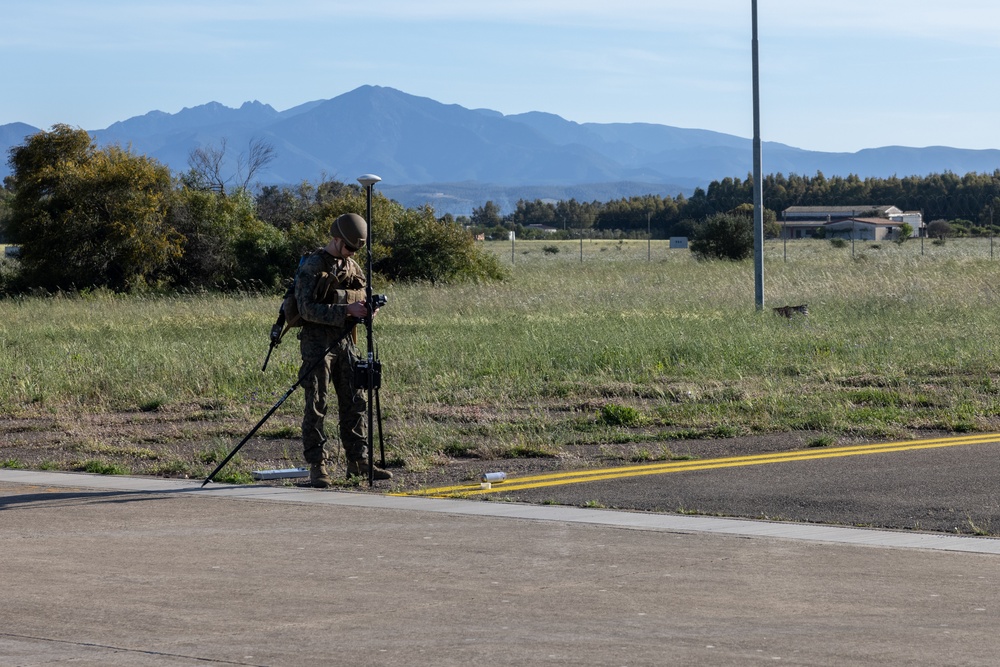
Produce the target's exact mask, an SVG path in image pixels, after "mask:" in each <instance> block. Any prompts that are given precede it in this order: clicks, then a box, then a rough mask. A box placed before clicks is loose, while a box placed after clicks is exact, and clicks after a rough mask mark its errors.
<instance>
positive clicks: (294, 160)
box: [0, 86, 1000, 215]
mask: <svg viewBox="0 0 1000 667" xmlns="http://www.w3.org/2000/svg"><path fill="white" fill-rule="evenodd" d="M37 131H38V129H37V128H33V127H32V126H30V125H27V124H24V123H11V124H8V125H3V126H0V148H2V149H3V150H4V152H5V153H7V151H9V149H10V148H11V147H13V146H17V145H19V144H21V143H23V141H24V138H25V137H26V136H28V135H30V134H32V133H34V132H37ZM90 134H91V136H92V137H93V138H94V140H95V142H96V143H97V144H98V145H99V146H105V145H109V144H121V145H127V146H131V148H132V150H133V151H135V152H137V153H141V154H145V155H149V156H150V157H153V158H155V159H157V160H158V161H160V162H162V163H164V164H166V165H167V166H169V167H170V168H171V169H172V170H173V171H174V172H175V173H182V172H184V171H187V169H188V156H189V155H190V154H191V152H192V151H193V150H194V149H196V148H198V147H204V146H219V145H220V142H222V141H225V142H226V146H227V151H228V152H229V157H230V158H231V159H232V161H233V162H234V161H235V157H236V156H237V155H239V154H240V153H241V152H246V150H247V148H248V146H249V144H250V142H251V141H254V140H260V139H263V140H265V141H267V142H269V143H270V144H271V145H272V146H273V148H274V150H275V159H274V161H273V162H271V163H270V164H268V165H267V166H266V168H265V169H264V170H262V171H261V172H260V173H259V174H258V180H259V182H260V183H263V184H275V185H294V184H298V183H300V182H302V181H311V182H318V181H320V180H323V179H336V180H342V181H347V182H353V181H354V179H355V178H356V176H357V175H358V174H363V173H376V174H379V175H380V176H381V177H382V179H383V181H382V183H380V185H379V189H380V190H381V191H382V192H383V193H385V194H386V195H387V196H390V197H394V198H396V199H398V200H399V201H400V202H401V203H403V204H404V205H407V206H416V205H421V204H424V203H430V204H431V205H433V206H434V207H435V210H436V211H438V212H439V213H453V214H455V215H462V214H466V215H467V214H469V213H471V210H472V208H474V207H476V206H481V205H482V204H483V203H484V202H485V201H486V200H487V199H483V198H482V197H484V196H485V197H487V198H488V199H492V200H493V201H497V202H498V203H500V204H501V207H502V208H505V209H509V208H511V207H512V206H513V205H514V204H516V201H517V199H519V198H524V199H528V198H535V197H531V194H538V193H546V194H548V195H549V196H547V197H540V196H539V197H538V198H550V199H564V198H568V196H567V193H570V192H573V193H576V195H579V196H576V195H574V198H576V199H583V200H587V201H594V200H602V199H601V197H607V196H610V195H612V193H622V194H621V195H620V196H626V197H627V196H634V195H639V194H657V193H660V194H672V195H677V194H690V193H691V192H693V190H694V188H696V187H707V185H708V184H709V183H710V182H711V181H713V180H721V179H723V178H726V177H736V178H741V179H742V178H746V177H747V175H748V174H749V173H750V172H751V171H752V153H751V145H752V144H751V140H750V139H747V138H743V137H738V136H735V135H729V134H725V133H720V132H714V131H711V130H703V129H689V128H677V127H672V126H668V125H658V124H653V123H604V124H602V123H577V122H575V121H570V120H566V119H564V118H562V117H560V116H557V115H555V114H551V113H547V112H543V111H531V112H526V113H520V114H512V115H505V114H503V113H500V112H498V111H494V110H491V109H468V108H465V107H463V106H461V105H458V104H443V103H440V102H437V101H435V100H433V99H431V98H427V97H420V96H416V95H410V94H408V93H405V92H402V91H399V90H396V89H394V88H386V87H381V86H361V87H359V88H356V89H354V90H352V91H349V92H347V93H344V94H342V95H338V96H337V97H333V98H330V99H327V100H315V101H312V102H306V103H304V104H300V105H297V106H295V107H292V108H290V109H286V110H284V111H277V110H276V109H274V108H273V107H272V106H270V105H269V104H265V103H262V102H259V101H257V100H254V101H248V102H245V103H243V104H242V105H241V106H240V107H239V108H231V107H226V106H225V105H222V104H220V103H218V102H209V103H206V104H203V105H199V106H195V107H186V108H184V109H182V110H181V111H179V112H177V113H174V114H170V113H165V112H162V111H150V112H149V113H147V114H144V115H141V116H134V117H132V118H128V119H125V120H122V121H118V122H116V123H113V124H112V125H110V126H108V127H107V128H104V129H99V130H92V131H90ZM762 152H763V166H764V173H766V174H776V173H783V174H786V175H789V174H802V175H812V174H815V173H816V172H822V173H823V174H825V175H827V176H835V175H836V176H847V175H850V174H855V175H857V176H859V177H861V178H866V177H882V178H887V177H890V176H893V175H896V176H900V177H903V176H925V175H927V174H930V173H943V172H948V171H950V172H954V173H958V174H965V173H969V172H980V173H992V172H993V171H995V170H997V169H1000V150H995V149H982V150H972V149H959V148H949V147H945V146H930V147H925V148H913V147H905V146H886V147H880V148H867V149H863V150H861V151H857V152H855V153H831V152H820V151H809V150H805V149H800V148H795V147H793V146H788V145H785V144H781V143H778V142H764V144H763V149H762ZM230 168H231V169H235V166H234V165H230ZM9 173H10V172H9V167H8V165H7V164H6V163H5V164H3V165H0V176H6V175H8V174H9ZM477 192H478V193H480V194H476V193H477ZM428 193H430V195H429V194H428ZM487 193H489V195H487ZM588 194H592V195H593V196H587V195H588ZM421 197H429V198H427V199H425V200H423V201H421ZM495 197H498V198H499V201H498V199H496V198H495Z"/></svg>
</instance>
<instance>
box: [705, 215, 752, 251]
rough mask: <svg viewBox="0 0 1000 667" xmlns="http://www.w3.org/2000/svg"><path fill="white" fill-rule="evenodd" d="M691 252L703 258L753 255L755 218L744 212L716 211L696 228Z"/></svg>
mask: <svg viewBox="0 0 1000 667" xmlns="http://www.w3.org/2000/svg"><path fill="white" fill-rule="evenodd" d="M691 252H692V253H694V255H695V257H696V258H698V259H700V260H705V259H726V260H732V261H740V260H744V259H747V258H748V257H750V256H751V255H752V254H753V221H752V220H751V219H749V218H747V217H746V216H745V215H733V214H731V213H717V214H716V215H713V216H712V217H710V218H708V219H707V220H705V221H704V222H702V223H701V224H700V225H698V226H697V227H696V229H695V234H694V239H692V240H691Z"/></svg>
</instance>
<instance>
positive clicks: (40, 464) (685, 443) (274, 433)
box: [0, 406, 848, 491]
mask: <svg viewBox="0 0 1000 667" xmlns="http://www.w3.org/2000/svg"><path fill="white" fill-rule="evenodd" d="M464 417H465V418H467V419H468V420H469V421H470V422H477V421H480V420H488V419H489V415H484V414H480V413H478V412H473V411H470V413H469V414H467V415H464ZM255 423H256V421H255V418H253V417H248V416H247V415H242V414H232V413H227V412H226V411H224V410H217V409H213V408H212V407H211V406H187V407H185V408H173V409H169V410H161V411H151V412H125V413H96V414H80V415H38V416H31V417H17V418H3V419H0V465H3V466H5V467H23V468H26V469H32V470H66V471H83V470H86V469H87V466H88V464H91V465H92V462H95V461H96V462H100V463H102V464H105V465H107V466H111V468H109V469H111V470H116V471H118V472H121V473H127V474H134V475H148V476H158V477H175V478H193V479H201V478H204V477H205V476H207V474H208V473H209V472H211V471H212V470H213V469H214V468H215V466H216V465H217V463H218V461H220V460H221V459H222V457H224V456H225V455H226V454H227V453H228V452H230V451H231V450H232V449H233V448H234V447H235V446H236V445H237V444H238V443H239V442H240V440H242V438H243V437H244V436H245V435H246V433H247V432H248V431H249V430H250V428H252V426H253V425H254V424H255ZM816 436H817V434H815V433H807V432H798V433H775V434H768V435H753V436H742V437H732V438H720V439H697V440H664V441H663V442H649V441H644V442H643V443H642V446H641V451H640V449H639V448H638V447H637V446H636V445H634V444H614V443H598V444H586V445H569V446H566V447H563V448H561V449H560V450H559V451H557V452H554V455H553V456H534V457H532V456H525V457H517V458H490V459H488V460H484V459H480V458H476V457H471V456H470V457H447V456H441V457H440V458H439V459H438V460H436V461H435V462H434V464H433V465H430V466H427V467H426V469H423V470H411V469H407V468H405V467H401V466H396V467H393V466H390V469H391V470H392V471H393V473H394V479H393V480H392V481H391V482H388V483H382V484H381V485H380V486H379V490H380V491H384V490H386V489H387V488H391V489H394V490H400V491H403V490H412V489H417V488H426V487H434V486H446V485H452V484H463V483H469V482H473V481H476V480H478V479H479V477H480V475H482V474H483V473H485V472H490V471H503V472H505V473H507V475H508V476H511V477H520V476H525V475H531V474H539V473H546V472H554V471H560V470H576V469H587V468H600V467H610V466H619V465H623V464H626V463H640V462H643V461H648V462H653V461H656V460H665V458H666V457H675V458H700V459H707V458H718V457H724V456H740V455H750V454H759V453H766V452H776V451H787V450H794V449H800V448H803V447H806V446H807V445H808V444H809V443H810V442H811V441H814V440H815V438H816ZM838 444H848V443H843V442H842V443H838ZM338 454H339V456H338ZM334 456H335V458H334V464H335V466H336V469H337V471H338V473H339V474H338V477H339V476H345V475H344V465H345V462H344V460H343V454H342V452H335V453H334ZM650 457H652V458H650ZM376 460H377V457H376ZM232 465H235V466H236V467H237V468H238V469H240V470H244V471H249V470H264V469H274V468H291V467H299V466H303V465H304V463H303V461H302V457H301V444H300V440H299V424H298V418H297V417H296V416H294V415H275V416H274V417H273V418H272V419H271V420H270V421H268V422H267V424H265V426H264V427H262V428H261V430H260V431H259V433H258V435H257V436H255V437H254V438H252V439H251V440H250V441H249V442H247V444H246V445H245V446H244V447H243V448H242V449H241V450H240V453H239V458H238V459H236V460H234V462H233V463H232V464H230V466H232ZM259 483H261V484H287V483H288V482H282V481H275V482H259ZM293 483H295V482H293Z"/></svg>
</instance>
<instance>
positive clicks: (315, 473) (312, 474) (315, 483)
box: [309, 461, 333, 489]
mask: <svg viewBox="0 0 1000 667" xmlns="http://www.w3.org/2000/svg"><path fill="white" fill-rule="evenodd" d="M309 485H310V486H312V487H314V488H317V489H329V488H330V487H331V486H332V485H333V480H332V479H330V473H329V472H327V469H326V463H324V462H322V461H320V462H319V463H313V464H312V466H311V467H310V468H309Z"/></svg>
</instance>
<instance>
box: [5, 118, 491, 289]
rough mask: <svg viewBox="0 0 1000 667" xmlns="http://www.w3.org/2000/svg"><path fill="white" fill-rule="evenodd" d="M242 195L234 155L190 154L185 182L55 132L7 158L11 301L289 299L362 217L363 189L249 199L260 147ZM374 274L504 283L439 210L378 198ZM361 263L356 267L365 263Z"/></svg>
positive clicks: (249, 160)
mask: <svg viewBox="0 0 1000 667" xmlns="http://www.w3.org/2000/svg"><path fill="white" fill-rule="evenodd" d="M250 148H251V150H250V153H249V155H247V156H240V157H239V158H238V159H237V162H238V164H239V166H240V170H238V171H239V172H240V173H239V175H238V180H237V182H235V183H234V182H231V181H230V180H229V179H226V178H224V177H223V175H222V173H223V172H222V164H223V162H224V160H225V159H226V156H225V145H224V144H223V146H222V147H214V148H209V149H198V150H196V151H194V152H193V153H192V156H191V159H190V160H189V165H190V166H191V169H190V170H189V171H188V172H186V173H183V174H180V175H174V174H172V173H171V172H170V170H169V169H168V168H167V167H166V166H164V165H162V164H160V163H159V162H157V161H156V160H154V159H152V158H149V157H146V156H142V155H136V154H134V153H132V152H131V151H129V150H126V149H123V148H121V147H117V146H112V147H107V148H103V149H99V148H98V147H97V146H96V145H95V143H94V142H93V140H92V139H91V138H90V136H89V135H88V134H87V132H85V131H84V130H80V129H74V128H71V127H69V126H66V125H56V126H54V127H53V128H52V129H51V131H48V132H45V131H43V132H39V133H37V134H35V135H32V136H31V137H29V138H28V139H27V140H26V142H25V143H24V144H23V145H21V146H17V147H15V148H13V149H11V151H10V156H9V160H8V162H9V164H10V166H11V170H12V175H11V176H9V177H8V178H6V179H5V181H4V188H3V190H2V197H0V223H2V228H0V232H2V234H3V237H2V240H4V241H5V242H9V243H16V244H18V246H19V251H20V252H19V256H18V258H17V261H14V262H9V261H0V294H12V293H20V292H24V291H28V290H38V289H42V290H47V291H55V290H62V291H73V290H83V289H92V288H106V289H110V290H113V291H116V292H129V291H142V290H151V289H153V290H192V289H193V290H198V289H218V290H237V289H240V290H246V289H253V290H274V291H276V290H279V289H281V288H282V287H283V286H284V284H285V283H286V282H287V281H288V279H289V278H290V276H291V275H292V274H293V273H294V271H295V267H296V266H297V265H298V261H299V258H300V256H301V255H302V254H304V253H306V252H309V251H312V250H315V249H316V248H320V247H323V246H325V245H326V244H327V242H328V241H329V238H330V234H329V230H330V224H331V222H332V221H333V220H334V219H335V218H336V217H337V216H339V215H341V214H342V213H358V214H361V215H365V213H366V209H367V201H366V195H365V192H364V191H363V189H362V188H361V186H360V185H358V184H345V183H340V182H336V181H329V182H322V183H320V184H318V185H313V184H310V183H303V184H301V185H299V186H297V187H276V186H271V187H264V188H261V189H260V190H259V192H257V193H256V194H253V193H251V191H250V189H249V187H248V185H249V179H250V178H251V177H252V174H253V172H254V170H256V169H258V168H259V167H261V166H262V165H263V164H266V162H267V160H268V159H270V156H271V152H270V150H269V148H268V147H267V146H266V145H263V144H251V147H250ZM372 209H373V210H372V217H373V218H374V224H373V225H372V241H373V248H372V252H373V255H372V257H373V264H374V269H375V270H376V271H377V272H379V274H380V275H381V276H383V277H385V278H386V279H389V280H426V281H430V282H437V281H458V280H488V279H497V278H502V277H503V276H504V275H505V271H504V269H503V267H502V266H501V264H500V263H499V260H497V258H496V257H495V256H494V255H493V254H492V253H489V252H488V251H486V250H485V249H483V248H482V247H481V246H479V245H476V244H475V242H474V240H473V238H472V235H471V234H469V232H468V231H467V230H466V229H464V228H462V227H461V226H459V225H458V224H456V223H454V222H453V221H448V220H444V219H438V218H437V217H436V216H435V214H434V211H433V210H432V209H431V208H429V207H420V208H416V209H407V208H404V207H403V206H402V205H400V204H399V203H397V202H394V201H392V200H389V199H387V198H386V197H384V196H382V195H381V194H378V193H375V196H374V197H373V201H372ZM364 252H365V251H362V253H361V258H360V259H359V261H361V262H364V261H365V260H364V254H363V253H364Z"/></svg>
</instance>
